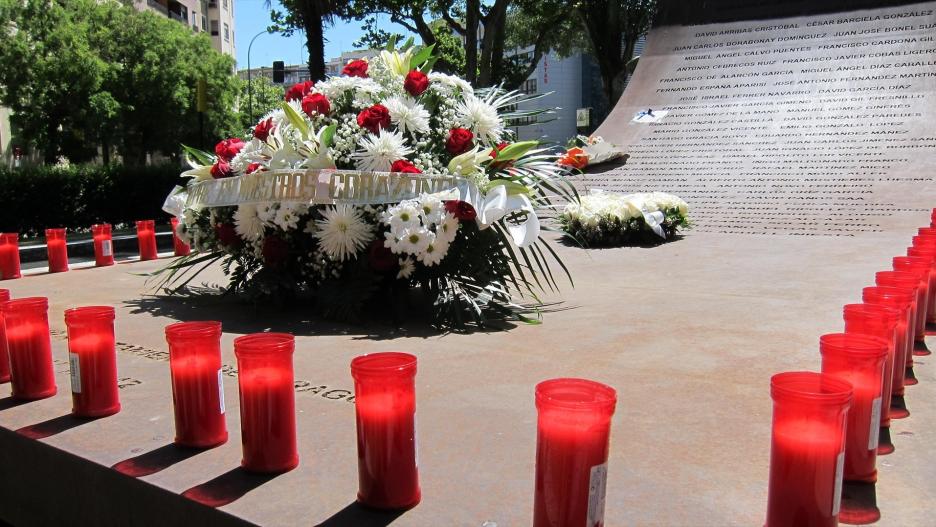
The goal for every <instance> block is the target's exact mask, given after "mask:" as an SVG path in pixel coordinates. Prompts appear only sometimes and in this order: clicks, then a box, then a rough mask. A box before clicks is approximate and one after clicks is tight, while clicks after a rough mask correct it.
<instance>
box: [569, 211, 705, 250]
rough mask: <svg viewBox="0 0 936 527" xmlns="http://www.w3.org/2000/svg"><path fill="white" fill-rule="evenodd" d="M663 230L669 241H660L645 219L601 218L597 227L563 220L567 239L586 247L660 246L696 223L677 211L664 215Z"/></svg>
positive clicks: (666, 239)
mask: <svg viewBox="0 0 936 527" xmlns="http://www.w3.org/2000/svg"><path fill="white" fill-rule="evenodd" d="M664 215H665V217H664V219H663V223H661V224H660V227H661V228H662V229H663V233H664V234H666V238H665V239H664V238H660V237H659V236H657V235H656V233H654V232H653V230H651V229H650V227H649V226H647V224H646V223H645V222H644V220H643V218H630V219H628V220H622V219H620V218H617V217H614V216H601V217H600V218H599V219H598V222H597V223H596V224H585V223H583V222H582V221H581V220H579V219H578V218H573V217H570V216H569V215H568V214H562V215H560V216H559V224H560V225H561V226H562V230H563V231H565V233H566V236H568V237H569V238H571V239H572V240H574V241H575V242H577V243H578V244H579V245H581V246H583V247H622V246H627V245H659V244H661V243H665V242H667V241H670V240H672V239H673V237H674V236H676V234H678V233H679V231H681V230H686V229H690V228H692V223H691V222H690V221H689V218H687V217H686V216H685V215H683V214H680V213H679V211H678V210H676V209H669V210H666V211H664Z"/></svg>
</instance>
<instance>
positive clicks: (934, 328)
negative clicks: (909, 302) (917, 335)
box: [923, 322, 936, 337]
mask: <svg viewBox="0 0 936 527" xmlns="http://www.w3.org/2000/svg"><path fill="white" fill-rule="evenodd" d="M923 332H924V333H926V335H927V336H930V337H932V336H934V335H936V323H934V322H927V323H926V328H924V331H923Z"/></svg>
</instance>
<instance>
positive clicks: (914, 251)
mask: <svg viewBox="0 0 936 527" xmlns="http://www.w3.org/2000/svg"><path fill="white" fill-rule="evenodd" d="M916 238H917V237H916V236H914V237H913V239H914V240H916ZM934 240H936V238H934ZM907 256H915V257H917V258H926V259H928V260H929V261H930V265H932V264H933V263H934V262H936V243H934V244H933V245H917V244H916V242H915V241H914V243H913V247H907Z"/></svg>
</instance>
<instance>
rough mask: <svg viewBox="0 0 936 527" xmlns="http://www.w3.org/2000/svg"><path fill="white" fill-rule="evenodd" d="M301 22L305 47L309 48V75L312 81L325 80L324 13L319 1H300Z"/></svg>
mask: <svg viewBox="0 0 936 527" xmlns="http://www.w3.org/2000/svg"><path fill="white" fill-rule="evenodd" d="M302 5H303V7H304V9H302V23H303V25H304V26H305V32H306V47H307V48H308V49H309V75H310V77H311V78H312V80H314V81H320V80H325V28H324V26H323V24H322V17H323V15H325V14H326V13H324V12H323V10H322V9H321V7H322V6H321V5H320V2H317V1H314V0H312V1H307V2H303V3H302Z"/></svg>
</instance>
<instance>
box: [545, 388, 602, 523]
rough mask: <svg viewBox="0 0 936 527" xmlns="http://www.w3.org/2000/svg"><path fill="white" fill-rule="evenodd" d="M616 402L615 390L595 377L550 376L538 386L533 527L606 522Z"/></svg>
mask: <svg viewBox="0 0 936 527" xmlns="http://www.w3.org/2000/svg"><path fill="white" fill-rule="evenodd" d="M616 403H617V393H616V392H615V391H614V388H611V387H610V386H606V385H604V384H600V383H597V382H594V381H589V380H585V379H552V380H548V381H543V382H541V383H539V384H537V385H536V409H537V411H538V418H537V433H536V478H535V481H536V487H535V493H534V495H533V526H534V527H554V526H566V525H589V526H592V525H602V524H603V523H604V497H605V488H606V483H607V468H608V443H609V440H610V436H611V416H612V415H613V414H614V406H615V404H616ZM590 505H592V506H590Z"/></svg>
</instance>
